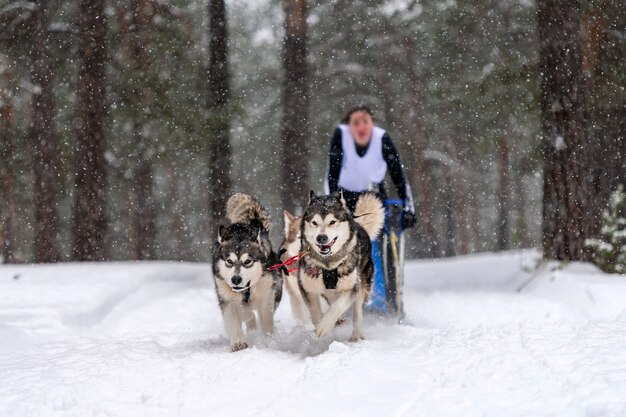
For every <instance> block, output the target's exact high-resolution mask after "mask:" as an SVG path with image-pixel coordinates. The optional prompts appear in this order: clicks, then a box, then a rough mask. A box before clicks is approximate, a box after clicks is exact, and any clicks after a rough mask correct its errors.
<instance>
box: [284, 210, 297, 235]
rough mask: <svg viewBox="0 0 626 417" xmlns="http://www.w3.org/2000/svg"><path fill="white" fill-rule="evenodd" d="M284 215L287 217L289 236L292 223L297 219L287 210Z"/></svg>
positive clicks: (286, 223) (286, 225)
mask: <svg viewBox="0 0 626 417" xmlns="http://www.w3.org/2000/svg"><path fill="white" fill-rule="evenodd" d="M283 214H284V216H285V236H287V235H288V234H289V228H290V227H291V223H293V219H295V217H294V215H293V214H291V213H289V212H288V211H287V210H285V211H284V212H283Z"/></svg>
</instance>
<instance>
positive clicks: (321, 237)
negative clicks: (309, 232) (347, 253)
mask: <svg viewBox="0 0 626 417" xmlns="http://www.w3.org/2000/svg"><path fill="white" fill-rule="evenodd" d="M316 240H317V243H319V244H320V245H325V244H327V243H328V236H327V235H317V238H316Z"/></svg>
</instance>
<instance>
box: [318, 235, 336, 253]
mask: <svg viewBox="0 0 626 417" xmlns="http://www.w3.org/2000/svg"><path fill="white" fill-rule="evenodd" d="M336 241H337V238H334V239H333V240H331V241H330V242H329V243H328V244H326V245H320V244H319V243H318V244H317V247H318V248H319V252H320V255H330V252H331V251H332V250H333V245H334V244H335V242H336Z"/></svg>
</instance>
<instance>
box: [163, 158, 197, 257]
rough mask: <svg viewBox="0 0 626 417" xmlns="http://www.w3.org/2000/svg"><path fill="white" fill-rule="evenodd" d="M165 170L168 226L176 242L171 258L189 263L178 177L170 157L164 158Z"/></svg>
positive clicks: (189, 255)
mask: <svg viewBox="0 0 626 417" xmlns="http://www.w3.org/2000/svg"><path fill="white" fill-rule="evenodd" d="M165 169H166V170H167V178H168V187H167V200H168V203H169V210H168V211H169V213H170V214H169V219H170V222H169V225H168V226H169V231H170V234H171V236H173V237H174V239H175V242H176V245H175V250H174V253H173V258H174V259H176V260H179V261H189V260H191V253H190V250H189V242H188V236H187V229H186V226H185V218H184V213H183V207H182V206H181V204H180V195H179V194H180V193H179V188H180V184H179V182H180V177H179V175H178V171H177V170H176V167H175V166H174V163H173V161H172V159H171V158H170V157H166V159H165Z"/></svg>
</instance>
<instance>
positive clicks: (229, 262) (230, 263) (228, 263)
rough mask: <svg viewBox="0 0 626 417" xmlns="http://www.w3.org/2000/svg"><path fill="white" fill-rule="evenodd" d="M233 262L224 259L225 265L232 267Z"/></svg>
mask: <svg viewBox="0 0 626 417" xmlns="http://www.w3.org/2000/svg"><path fill="white" fill-rule="evenodd" d="M233 264H234V262H233V261H232V260H230V259H226V265H228V266H233Z"/></svg>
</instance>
